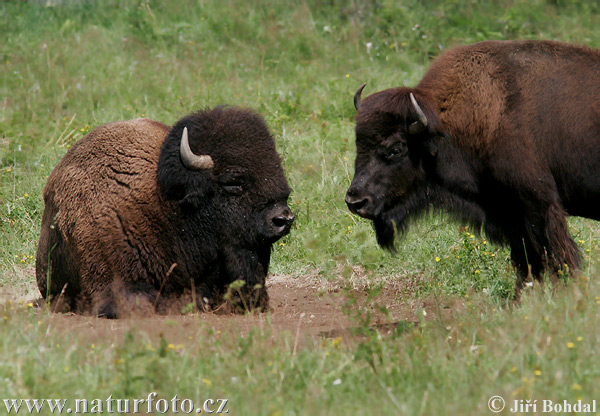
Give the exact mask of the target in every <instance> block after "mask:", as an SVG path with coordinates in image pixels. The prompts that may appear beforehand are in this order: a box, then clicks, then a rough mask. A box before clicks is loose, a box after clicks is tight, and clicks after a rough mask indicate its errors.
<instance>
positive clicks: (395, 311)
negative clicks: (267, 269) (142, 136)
mask: <svg viewBox="0 0 600 416" xmlns="http://www.w3.org/2000/svg"><path fill="white" fill-rule="evenodd" d="M31 281H34V278H33V276H31ZM267 286H268V290H269V295H270V306H271V311H270V312H269V313H251V314H246V315H237V314H228V315H223V314H213V313H193V314H187V315H167V316H165V315H152V316H144V317H135V318H127V319H116V320H108V319H103V318H96V317H90V316H78V315H73V314H60V313H52V314H50V317H49V318H48V330H49V331H59V332H64V333H65V335H67V336H68V337H72V336H76V337H77V338H80V339H82V341H87V342H89V343H106V342H111V341H112V342H117V343H118V342H119V341H120V340H121V339H123V337H124V335H125V334H126V333H127V332H128V331H130V330H134V331H135V332H136V333H137V334H139V335H141V336H142V338H145V339H146V340H147V341H148V342H150V341H153V340H156V339H158V338H159V337H165V338H166V339H167V340H168V341H169V342H170V343H173V344H177V343H184V344H185V343H187V342H189V340H191V339H198V337H201V336H202V335H203V334H206V332H207V331H209V330H212V331H213V333H223V334H227V333H232V334H241V335H244V334H247V333H248V332H249V331H251V330H252V329H254V330H258V331H261V332H263V331H267V330H269V331H270V333H271V334H273V336H275V335H277V334H279V333H281V332H285V331H287V332H289V333H291V335H292V336H293V337H295V338H296V339H301V340H302V341H301V343H302V344H304V343H305V342H307V341H308V342H310V341H311V340H313V341H314V340H315V339H319V338H336V337H341V338H342V339H349V338H354V337H356V336H359V335H358V334H357V331H356V330H357V328H359V327H365V326H369V327H371V328H373V329H377V330H379V331H381V332H383V333H390V332H392V331H395V330H396V329H398V328H400V329H401V328H406V327H409V326H411V325H414V324H417V323H418V322H419V319H426V320H430V319H435V317H439V316H442V317H443V318H444V319H447V318H449V317H450V313H451V312H452V313H455V312H456V310H457V309H460V308H462V306H463V305H462V302H461V301H459V300H456V299H439V298H433V297H428V298H424V299H415V297H414V291H413V289H414V287H413V286H414V282H408V283H405V284H401V283H399V280H398V279H397V278H395V279H389V282H386V281H385V280H382V281H380V282H372V281H369V279H368V278H367V277H366V276H365V275H364V273H362V271H360V270H356V273H353V276H352V278H350V279H342V278H340V279H337V280H336V281H331V280H326V279H323V278H320V277H318V276H302V277H292V276H284V275H274V276H270V277H269V278H268V280H267ZM22 291H23V290H22V288H19V289H7V288H2V289H0V305H1V304H2V303H5V302H7V301H9V300H10V301H12V302H15V301H17V302H20V303H27V302H29V301H33V300H34V298H33V297H32V293H35V294H36V295H37V292H35V290H34V289H33V290H32V289H31V288H28V289H27V292H28V293H29V298H28V299H27V296H25V295H23V294H22V293H20V292H22ZM40 314H42V311H41V310H40ZM417 314H421V316H417ZM367 316H370V319H369V321H368V322H367V321H366V320H365V319H366V317H367ZM365 322H366V323H365Z"/></svg>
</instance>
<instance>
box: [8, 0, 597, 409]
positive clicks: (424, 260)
mask: <svg viewBox="0 0 600 416" xmlns="http://www.w3.org/2000/svg"><path fill="white" fill-rule="evenodd" d="M599 12H600V5H599V3H598V2H591V1H583V0H582V1H561V0H554V1H550V0H548V1H542V0H533V1H527V2H525V1H509V0H499V1H481V0H480V1H477V0H470V1H469V0H452V1H450V0H449V1H435V0H427V1H416V0H413V1H408V0H404V1H391V0H382V1H377V2H375V1H367V0H362V1H361V0H356V1H350V2H348V1H338V0H310V1H308V0H307V1H291V0H290V1H275V0H271V1H269V0H266V1H241V0H221V1H202V0H197V1H192V0H184V1H174V0H172V1H140V0H126V1H96V2H94V1H84V0H81V1H75V0H63V1H59V0H54V1H49V2H46V1H45V0H39V1H2V2H0V293H2V291H3V290H4V291H5V292H7V293H18V294H19V296H18V299H32V298H35V297H37V296H38V293H37V292H36V290H37V289H36V287H35V284H34V282H35V277H34V258H35V252H36V248H37V240H38V236H39V227H40V222H41V215H42V212H43V200H42V189H43V186H44V184H45V181H46V179H47V176H48V174H49V172H50V171H51V170H52V168H53V167H54V166H55V165H56V163H57V162H58V161H59V160H60V158H61V157H62V155H64V153H65V152H66V151H67V149H68V148H69V147H70V145H72V144H73V143H74V142H75V141H76V140H78V139H79V138H81V137H83V136H84V135H85V134H86V133H87V132H89V131H90V130H91V129H93V128H94V127H96V126H98V125H100V124H103V123H106V122H109V121H114V120H123V119H131V118H136V117H148V118H152V119H156V120H160V121H163V122H165V123H168V124H172V123H175V122H176V121H177V120H178V119H179V118H181V117H182V116H184V115H186V114H187V113H189V112H191V111H193V110H197V109H200V108H204V107H212V106H215V105H219V104H231V105H239V106H245V107H249V108H252V109H255V110H256V111H258V112H259V113H261V114H262V115H263V116H264V117H265V118H266V120H267V123H268V124H269V127H270V128H271V130H272V132H273V133H274V135H275V136H276V138H277V146H278V149H279V151H280V153H281V155H282V157H283V160H284V167H285V169H286V173H287V176H288V179H289V182H290V185H291V187H292V189H293V194H292V196H291V198H290V206H291V208H292V209H293V210H294V212H295V213H296V216H297V220H296V223H295V225H294V228H293V230H292V233H291V234H290V235H289V236H288V237H286V238H285V239H284V240H281V241H280V242H278V243H277V244H276V246H275V250H274V253H273V257H272V269H271V272H272V273H273V274H278V275H285V276H287V278H289V279H295V278H299V277H301V276H304V275H314V276H319V277H320V278H322V279H340V278H341V279H345V280H347V281H350V282H351V281H352V279H353V278H355V277H356V276H355V274H356V273H357V270H358V271H360V273H361V275H363V276H366V277H367V278H368V279H370V280H371V281H373V282H374V283H373V284H374V285H376V284H378V283H382V282H383V283H384V284H385V282H396V283H398V284H400V285H401V286H402V285H406V286H407V287H409V288H410V290H406V291H403V292H402V294H401V296H404V297H406V302H411V301H415V300H418V299H423V298H427V297H434V298H436V299H437V298H442V297H443V298H449V299H457V300H460V301H461V302H462V303H464V305H465V307H464V308H462V309H461V310H460V311H457V312H456V314H455V315H454V316H453V317H452V321H451V322H448V321H445V320H443V319H441V317H440V318H439V319H432V320H427V321H423V322H422V323H421V324H420V325H418V326H415V327H411V328H409V329H408V330H406V331H404V332H402V333H397V334H394V335H388V336H382V335H381V334H377V333H374V332H367V335H366V336H363V337H360V338H357V340H356V342H352V343H347V344H346V343H341V342H339V340H335V339H334V340H330V339H324V340H323V339H315V340H314V341H313V343H312V344H309V345H308V346H306V347H304V348H301V349H300V350H298V351H296V349H295V348H293V345H294V339H293V334H289V336H287V335H286V334H281V335H279V336H277V337H275V338H273V337H271V336H270V334H269V331H268V329H267V330H260V331H258V330H257V331H255V332H252V333H251V334H250V336H247V337H243V338H242V337H239V338H235V337H234V338H232V339H226V340H224V339H223V337H218V336H216V335H215V334H214V333H212V332H210V331H207V332H206V333H205V334H204V335H203V337H201V338H198V339H190V342H189V343H188V344H186V345H184V346H178V347H177V348H175V347H173V346H172V344H170V343H169V340H168V339H164V338H163V339H161V340H160V341H149V340H147V339H145V338H144V337H143V336H141V335H140V334H139V333H137V332H135V331H132V333H131V335H130V336H128V337H126V338H125V340H124V341H123V342H122V343H120V344H117V345H115V344H114V343H110V342H107V343H102V342H95V343H94V344H91V345H90V343H89V342H87V341H86V340H82V339H79V338H78V337H77V331H73V333H72V335H71V338H70V339H68V340H65V339H64V335H59V334H57V333H55V332H53V331H52V329H51V328H50V326H49V324H48V322H49V319H50V316H49V315H50V314H49V313H48V312H46V311H44V310H36V309H35V308H31V307H29V305H28V304H27V303H25V302H21V303H19V302H18V301H13V302H11V303H10V304H4V305H3V306H0V400H1V399H5V398H59V397H60V398H75V397H79V398H90V399H92V398H106V397H108V395H109V394H112V395H113V397H115V398H127V397H131V398H139V397H145V396H147V394H148V393H149V392H151V391H156V392H158V393H159V396H160V397H165V398H171V397H173V396H174V395H175V394H177V395H178V396H179V397H188V398H191V399H194V400H198V401H200V400H201V399H203V398H209V397H221V398H228V399H229V400H230V402H229V403H230V404H229V409H230V414H244V415H252V414H256V415H299V414H328V415H339V414H350V413H351V414H364V415H372V414H406V415H421V414H423V415H442V414H453V413H454V414H465V415H471V414H472V415H482V414H491V412H490V411H489V410H488V408H487V401H488V398H489V397H490V396H493V395H496V394H499V395H502V396H504V397H505V399H506V400H507V402H508V401H509V400H514V399H551V400H555V401H562V400H570V401H575V400H577V399H582V400H584V401H590V400H592V399H600V391H599V389H598V386H600V358H598V357H599V356H600V354H599V352H600V335H599V334H598V327H599V326H600V315H599V312H600V285H599V280H600V261H599V260H598V258H599V255H600V224H599V223H595V222H593V221H586V220H582V219H577V218H572V219H570V225H571V232H572V235H573V237H574V239H575V240H576V241H577V242H578V244H579V245H580V247H581V250H582V252H583V258H584V261H583V264H582V270H581V273H580V274H579V275H578V277H577V278H575V279H571V280H570V281H568V282H566V283H564V282H561V283H560V284H558V285H556V286H554V287H552V286H550V285H542V286H541V287H537V286H536V287H534V288H532V289H529V290H527V291H526V292H525V294H524V296H523V298H522V300H521V303H520V304H519V305H513V303H512V301H511V298H512V293H513V289H514V274H513V271H512V268H511V266H510V262H509V259H508V251H507V250H506V249H503V248H501V247H498V246H492V245H489V244H487V242H486V241H485V236H481V237H480V236H477V235H474V234H473V232H472V230H464V229H462V230H459V226H458V224H455V223H452V222H450V221H449V220H448V218H447V217H446V216H444V215H443V214H430V215H427V216H426V217H424V218H422V220H421V221H419V222H418V223H417V224H415V225H414V226H413V227H412V228H411V230H410V232H409V233H407V234H406V235H405V236H404V237H403V239H402V241H400V242H399V245H398V248H399V250H398V253H397V254H396V255H395V256H392V255H390V254H388V253H386V252H384V251H383V250H381V249H379V248H378V247H377V245H376V243H375V238H374V232H373V230H372V228H371V225H370V224H369V223H368V222H367V221H365V220H362V219H360V218H358V217H356V216H352V215H351V214H350V213H349V211H348V210H347V209H346V207H345V204H344V194H345V191H346V189H347V187H348V185H349V184H350V181H351V178H352V175H353V160H354V155H355V147H354V133H353V117H354V114H355V110H354V107H353V105H352V97H353V95H354V92H355V91H356V89H357V87H358V86H359V85H361V84H362V83H364V82H366V83H367V88H366V90H365V94H369V93H372V92H375V91H377V90H380V89H384V88H388V87H392V86H402V85H405V86H412V85H415V84H416V83H417V82H418V80H419V79H420V78H421V77H422V75H423V74H424V72H425V71H426V69H427V67H428V65H429V63H430V62H431V59H432V58H433V57H435V56H437V55H438V54H439V53H441V52H442V51H443V50H445V49H447V48H450V47H452V46H454V45H462V44H468V43H473V42H477V41H481V40H487V39H555V40H561V41H568V42H575V43H583V44H587V45H589V46H592V47H596V48H598V47H600V30H598V26H597V24H598V21H600V20H599V17H600V16H599V14H600V13H599ZM399 296H400V294H399ZM0 298H1V296H0ZM430 313H434V312H433V311H431V312H430ZM197 320H198V325H201V320H202V316H201V315H200V316H198V317H197ZM359 321H360V322H365V320H359ZM360 322H359V323H360ZM190 338H191V337H190ZM0 409H2V410H0V413H2V412H3V411H4V409H3V407H2V403H1V402H0ZM505 413H506V412H505Z"/></svg>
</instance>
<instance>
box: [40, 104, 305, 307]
mask: <svg viewBox="0 0 600 416" xmlns="http://www.w3.org/2000/svg"><path fill="white" fill-rule="evenodd" d="M289 193H290V189H289V187H288V184H287V181H286V178H285V176H284V172H283V169H282V167H281V161H280V158H279V155H278V154H277V151H276V149H275V142H274V140H273V138H272V136H271V134H270V133H269V131H268V128H267V126H266V124H265V122H264V120H263V119H262V118H261V117H260V116H258V115H257V114H254V113H253V112H251V111H249V110H244V109H238V108H228V107H217V108H215V109H213V110H207V111H201V112H198V113H195V114H191V115H189V116H187V117H185V118H183V119H181V120H180V121H179V122H177V124H176V125H175V126H174V127H173V128H171V127H169V126H166V125H164V124H162V123H160V122H157V121H152V120H147V119H137V120H131V121H122V122H115V123H110V124H106V125H103V126H101V127H98V128H97V129H95V130H93V131H92V132H90V133H89V134H88V135H87V136H85V137H84V138H82V139H81V140H79V141H78V142H77V143H75V144H74V145H73V147H72V148H71V149H70V150H69V151H68V152H67V154H66V155H65V157H64V158H63V159H62V160H61V161H60V163H59V164H58V165H57V166H56V168H55V169H54V171H53V172H52V174H51V175H50V177H49V178H48V183H47V185H46V188H45V189H44V201H45V211H44V216H43V219H42V229H41V236H40V242H39V248H38V252H37V261H36V272H37V281H38V286H39V289H40V291H41V293H42V295H43V296H44V297H45V298H51V299H53V300H54V301H56V302H60V304H61V305H65V306H66V307H67V309H70V310H72V311H75V312H78V313H94V314H97V315H99V316H106V317H116V316H121V315H122V314H124V313H127V312H128V311H130V309H132V308H133V309H137V308H143V309H144V310H146V309H150V310H157V311H159V312H165V311H166V312H168V311H171V310H173V308H181V306H183V305H187V304H189V302H194V303H195V305H196V306H197V307H198V308H199V309H201V310H202V309H204V310H206V309H207V308H212V309H214V308H216V307H218V306H219V305H220V303H221V302H222V301H223V296H224V294H225V293H226V290H227V288H228V285H230V284H231V283H232V282H234V281H236V280H243V281H244V282H245V284H244V286H243V287H242V288H241V289H237V290H235V291H234V294H235V295H237V296H238V300H239V301H240V306H241V305H243V306H244V307H247V308H252V307H258V308H260V309H263V310H264V309H265V308H267V305H268V295H267V290H266V288H265V278H266V275H267V271H268V268H269V260H270V252H271V246H272V244H273V243H274V242H275V241H277V240H278V239H280V238H281V237H282V236H284V235H286V234H287V233H288V232H289V230H290V227H291V224H292V222H293V220H294V215H293V214H292V212H291V211H290V209H289V207H288V206H287V202H286V201H287V199H288V196H289Z"/></svg>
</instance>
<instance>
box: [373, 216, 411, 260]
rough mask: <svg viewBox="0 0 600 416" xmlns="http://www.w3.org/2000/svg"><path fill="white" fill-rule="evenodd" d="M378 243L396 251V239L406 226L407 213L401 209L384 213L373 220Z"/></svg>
mask: <svg viewBox="0 0 600 416" xmlns="http://www.w3.org/2000/svg"><path fill="white" fill-rule="evenodd" d="M373 226H374V227H375V234H376V236H377V243H378V244H379V245H380V246H381V247H383V248H385V249H387V250H389V251H392V252H395V251H396V247H395V244H394V242H395V240H396V237H397V236H398V235H400V234H402V233H403V232H404V231H405V230H406V228H407V226H406V211H405V210H404V209H403V208H402V207H401V206H400V207H394V208H392V209H391V210H388V211H384V212H382V213H381V214H379V215H378V216H377V217H376V218H375V219H374V220H373Z"/></svg>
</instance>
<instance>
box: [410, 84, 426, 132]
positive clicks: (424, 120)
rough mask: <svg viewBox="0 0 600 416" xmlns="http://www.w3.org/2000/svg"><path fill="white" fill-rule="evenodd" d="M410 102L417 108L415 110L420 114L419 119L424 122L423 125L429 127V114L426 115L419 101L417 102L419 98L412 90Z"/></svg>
mask: <svg viewBox="0 0 600 416" xmlns="http://www.w3.org/2000/svg"><path fill="white" fill-rule="evenodd" d="M410 102H411V103H412V105H413V107H414V108H415V111H416V112H417V115H418V116H419V121H420V122H421V123H422V124H423V127H427V116H426V115H425V113H424V112H423V110H421V107H420V106H419V103H417V99H416V98H415V96H414V95H413V93H412V92H411V93H410Z"/></svg>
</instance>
